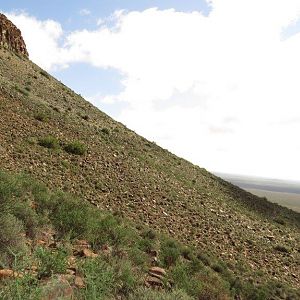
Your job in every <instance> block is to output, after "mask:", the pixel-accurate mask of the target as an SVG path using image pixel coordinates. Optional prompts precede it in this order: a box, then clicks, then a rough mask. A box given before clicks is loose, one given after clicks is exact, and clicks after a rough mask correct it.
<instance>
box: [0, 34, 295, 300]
mask: <svg viewBox="0 0 300 300" xmlns="http://www.w3.org/2000/svg"><path fill="white" fill-rule="evenodd" d="M8 40H11V39H8ZM18 40H20V39H19V38H18ZM5 45H7V44H5ZM12 45H16V44H12ZM17 45H19V44H17ZM24 45H25V44H24ZM15 47H16V46H13V47H10V46H5V47H2V49H0V113H1V119H0V158H1V159H0V169H1V170H5V171H9V172H11V174H16V173H23V174H24V173H25V174H28V175H29V176H31V178H34V179H35V180H37V181H39V182H41V183H43V184H45V186H47V187H48V188H49V189H50V190H52V191H56V190H60V191H63V192H65V193H69V194H72V195H76V196H77V197H79V198H80V199H81V202H82V203H84V204H85V205H87V206H88V205H89V204H91V205H92V206H93V207H94V208H93V209H96V210H100V211H105V212H108V213H109V212H111V213H113V214H115V215H118V217H120V218H122V219H124V220H125V219H126V220H128V222H131V223H130V224H132V223H133V224H135V226H142V227H143V226H146V227H147V228H150V229H151V230H154V231H156V232H158V233H163V234H167V235H168V236H169V237H172V238H175V239H176V240H177V241H178V242H180V243H181V244H182V245H185V246H189V247H192V248H193V249H195V251H197V252H198V253H200V254H201V253H205V254H207V253H208V254H209V255H211V256H212V257H216V258H217V259H220V260H222V261H223V262H225V263H226V266H227V268H228V272H231V273H232V274H233V275H232V276H234V277H233V278H235V279H237V278H238V279H239V280H241V281H243V282H245V283H247V284H250V285H251V286H253V287H254V289H257V288H258V287H260V286H265V285H267V284H268V283H269V282H272V284H273V285H272V288H271V290H273V292H274V293H275V294H276V286H277V287H278V290H280V292H278V293H277V294H276V295H274V298H272V299H287V297H288V295H287V292H285V291H284V292H281V289H282V286H281V284H284V285H287V286H289V287H290V288H291V289H294V290H295V293H296V290H297V289H298V290H299V288H300V269H299V261H300V248H299V247H300V246H299V245H300V235H299V232H300V214H299V213H296V212H293V211H291V210H289V209H287V208H283V207H281V206H279V205H276V204H273V203H270V202H268V201H267V200H266V199H263V198H259V197H257V196H254V195H252V194H250V193H249V192H246V191H244V190H242V189H240V188H238V187H236V186H234V185H232V184H230V183H228V182H226V181H224V180H222V179H221V178H219V177H216V176H214V175H213V174H211V173H209V172H207V171H206V170H205V169H203V168H200V167H198V166H195V165H193V164H191V163H190V162H188V161H186V160H184V159H181V158H179V157H176V156H175V155H173V154H172V153H170V152H168V151H167V150H165V149H162V148H161V147H159V146H157V145H156V144H155V143H152V142H149V141H147V140H146V139H144V138H143V137H141V136H139V135H137V134H136V133H134V132H133V131H131V130H129V129H128V128H126V127H125V126H124V125H122V124H120V123H118V122H116V121H114V120H113V119H111V118H110V117H109V116H107V115H106V114H104V113H103V112H101V111H100V110H99V109H97V108H96V107H94V106H93V105H92V104H90V103H89V102H87V101H86V100H84V99H83V98H82V97H81V96H80V95H77V94H76V93H75V92H74V91H72V90H71V89H69V88H68V87H66V86H65V85H64V84H62V83H61V82H59V81H58V80H56V79H55V78H53V77H52V76H51V75H49V74H48V73H47V72H45V71H44V70H42V69H41V68H40V67H38V66H37V65H35V64H34V63H33V62H31V61H30V60H29V59H28V58H27V55H26V53H27V50H26V48H25V50H24V48H22V49H23V52H20V51H17V50H15ZM18 48H19V46H17V48H16V49H18ZM78 76H79V75H78ZM207 264H208V265H209V263H208V262H207ZM221 269H222V268H221V267H219V268H218V267H215V271H214V272H215V273H216V274H217V275H218V276H219V275H220V276H222V278H223V277H224V276H225V277H226V274H225V275H224V274H222V270H221ZM233 281H234V280H233ZM275 296H276V297H277V298H275ZM212 299H213V298H212ZM220 299H222V298H220ZM223 299H227V298H225V297H224V298H223ZM253 299H259V298H253ZM260 299H264V298H260ZM291 299H293V298H291ZM294 299H296V296H295V298H294Z"/></svg>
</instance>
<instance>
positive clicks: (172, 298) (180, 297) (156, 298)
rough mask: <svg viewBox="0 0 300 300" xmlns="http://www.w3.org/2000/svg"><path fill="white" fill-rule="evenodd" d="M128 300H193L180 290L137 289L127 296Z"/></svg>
mask: <svg viewBox="0 0 300 300" xmlns="http://www.w3.org/2000/svg"><path fill="white" fill-rule="evenodd" d="M128 299H129V300H137V299H138V300H193V299H194V298H192V297H190V296H188V295H187V294H186V293H185V292H184V291H182V290H178V289H175V290H172V291H164V290H153V289H150V288H138V289H137V290H136V291H135V292H134V293H132V294H130V295H129V298H128Z"/></svg>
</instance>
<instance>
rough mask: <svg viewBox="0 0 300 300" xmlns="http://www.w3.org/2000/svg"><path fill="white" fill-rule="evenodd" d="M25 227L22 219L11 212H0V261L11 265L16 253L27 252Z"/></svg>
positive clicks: (4, 264)
mask: <svg viewBox="0 0 300 300" xmlns="http://www.w3.org/2000/svg"><path fill="white" fill-rule="evenodd" d="M23 233H24V227H23V224H22V222H21V221H20V220H18V219H17V218H16V217H15V216H14V215H12V214H9V213H1V214H0V259H1V261H0V263H1V265H2V267H3V266H7V265H11V263H12V259H13V257H14V255H15V254H18V253H20V252H25V250H26V245H25V238H24V237H23Z"/></svg>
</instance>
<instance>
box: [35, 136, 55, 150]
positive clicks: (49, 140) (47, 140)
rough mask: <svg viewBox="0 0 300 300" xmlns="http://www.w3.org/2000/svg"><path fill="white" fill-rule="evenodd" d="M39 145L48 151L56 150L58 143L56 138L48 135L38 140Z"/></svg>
mask: <svg viewBox="0 0 300 300" xmlns="http://www.w3.org/2000/svg"><path fill="white" fill-rule="evenodd" d="M39 145H40V146H42V147H45V148H49V149H58V148H59V141H58V140H57V138H56V137H54V136H52V135H49V136H46V137H44V138H40V139H39Z"/></svg>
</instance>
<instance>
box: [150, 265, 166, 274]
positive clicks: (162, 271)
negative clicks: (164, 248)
mask: <svg viewBox="0 0 300 300" xmlns="http://www.w3.org/2000/svg"><path fill="white" fill-rule="evenodd" d="M149 272H150V273H152V274H156V275H159V276H166V274H167V273H166V271H165V269H163V268H160V267H152V268H150V270H149Z"/></svg>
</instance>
